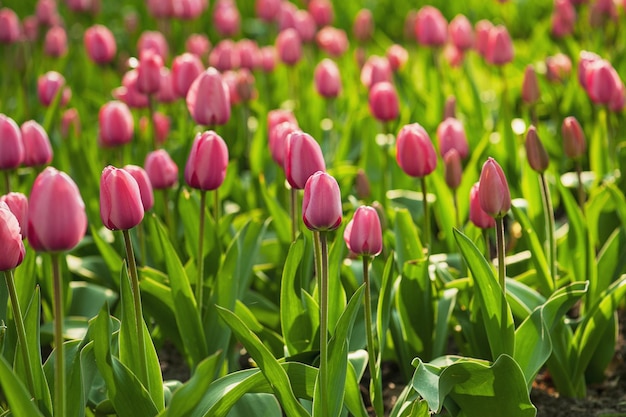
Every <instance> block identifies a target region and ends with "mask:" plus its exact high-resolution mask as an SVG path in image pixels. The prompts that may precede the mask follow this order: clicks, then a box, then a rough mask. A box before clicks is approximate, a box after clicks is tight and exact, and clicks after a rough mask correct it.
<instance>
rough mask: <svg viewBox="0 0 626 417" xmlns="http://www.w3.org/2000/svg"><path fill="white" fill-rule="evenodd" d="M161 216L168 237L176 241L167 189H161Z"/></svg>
mask: <svg viewBox="0 0 626 417" xmlns="http://www.w3.org/2000/svg"><path fill="white" fill-rule="evenodd" d="M163 217H165V224H166V225H167V230H168V231H169V235H170V238H171V239H172V242H173V243H174V242H176V239H174V238H175V236H176V233H175V231H174V222H173V219H172V213H171V211H170V202H169V193H168V189H167V188H164V189H163Z"/></svg>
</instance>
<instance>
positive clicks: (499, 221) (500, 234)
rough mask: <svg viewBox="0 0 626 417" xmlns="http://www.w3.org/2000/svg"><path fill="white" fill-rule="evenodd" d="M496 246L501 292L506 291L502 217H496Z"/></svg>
mask: <svg viewBox="0 0 626 417" xmlns="http://www.w3.org/2000/svg"><path fill="white" fill-rule="evenodd" d="M496 247H497V250H498V278H499V281H500V287H501V288H502V292H504V293H506V281H505V280H506V265H505V264H504V250H505V248H504V218H503V217H496Z"/></svg>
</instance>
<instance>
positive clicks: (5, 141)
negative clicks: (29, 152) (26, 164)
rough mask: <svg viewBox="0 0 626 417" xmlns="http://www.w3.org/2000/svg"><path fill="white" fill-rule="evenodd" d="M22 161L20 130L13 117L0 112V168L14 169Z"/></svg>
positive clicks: (22, 146)
mask: <svg viewBox="0 0 626 417" xmlns="http://www.w3.org/2000/svg"><path fill="white" fill-rule="evenodd" d="M23 161H24V142H23V140H22V132H21V131H20V128H19V126H18V125H17V123H15V121H14V120H13V119H11V118H10V117H8V116H6V115H4V114H2V113H0V169H15V168H17V167H19V166H20V165H21V164H22V162H23Z"/></svg>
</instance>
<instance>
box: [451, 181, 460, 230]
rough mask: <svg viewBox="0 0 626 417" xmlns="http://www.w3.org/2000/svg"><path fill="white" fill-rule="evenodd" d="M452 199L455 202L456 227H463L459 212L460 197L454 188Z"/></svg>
mask: <svg viewBox="0 0 626 417" xmlns="http://www.w3.org/2000/svg"><path fill="white" fill-rule="evenodd" d="M452 200H453V202H454V221H455V222H456V227H457V228H458V229H461V215H460V213H459V198H458V193H457V192H456V190H452Z"/></svg>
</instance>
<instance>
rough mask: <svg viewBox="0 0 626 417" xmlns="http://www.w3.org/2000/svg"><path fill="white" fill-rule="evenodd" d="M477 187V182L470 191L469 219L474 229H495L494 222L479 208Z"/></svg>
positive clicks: (478, 185) (478, 184)
mask: <svg viewBox="0 0 626 417" xmlns="http://www.w3.org/2000/svg"><path fill="white" fill-rule="evenodd" d="M479 187H480V183H478V182H477V183H475V184H474V186H473V187H472V189H471V190H470V208H469V218H470V221H471V222H472V223H474V225H475V226H476V227H479V228H481V229H491V228H492V227H496V221H495V220H494V218H493V217H491V216H490V215H489V214H487V213H486V212H485V210H483V209H482V207H481V206H480V200H479V198H478V194H479V193H478V190H479Z"/></svg>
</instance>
